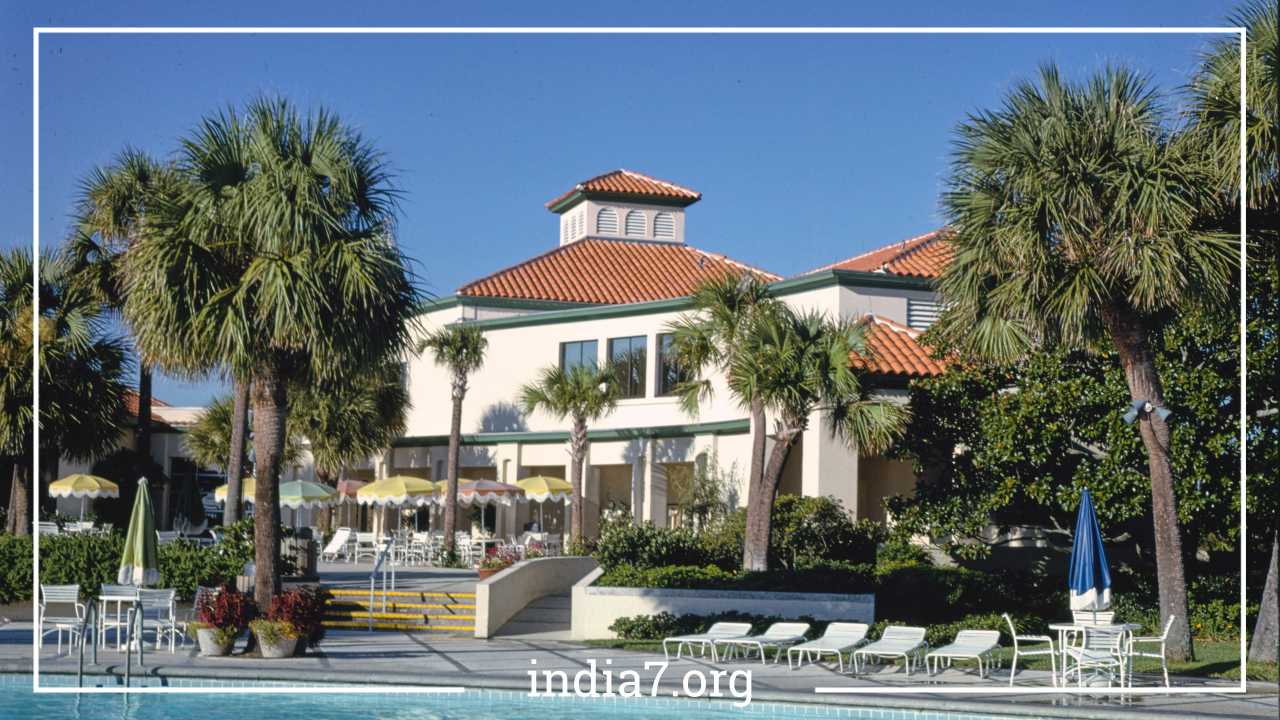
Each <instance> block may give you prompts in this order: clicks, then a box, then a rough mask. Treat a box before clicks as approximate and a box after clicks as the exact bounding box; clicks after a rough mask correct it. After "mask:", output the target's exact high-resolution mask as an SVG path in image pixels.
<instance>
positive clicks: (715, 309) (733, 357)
mask: <svg viewBox="0 0 1280 720" xmlns="http://www.w3.org/2000/svg"><path fill="white" fill-rule="evenodd" d="M691 300H692V303H693V308H694V310H693V312H691V313H687V314H684V315H681V316H680V317H679V318H677V319H676V320H675V321H674V322H672V323H671V324H670V325H669V326H668V330H669V331H670V332H671V333H672V334H673V335H674V339H673V342H672V352H673V354H674V357H675V360H676V364H677V366H678V367H679V368H681V370H682V372H683V373H684V374H685V375H686V376H687V379H685V380H684V381H683V382H681V383H679V384H678V385H677V387H676V390H677V392H678V393H679V394H680V402H681V406H682V407H683V409H684V411H685V412H686V413H688V414H689V415H693V416H696V415H697V414H698V409H699V407H700V406H701V404H702V403H703V402H704V401H706V400H708V399H710V398H711V397H712V395H713V393H712V381H711V378H710V377H709V374H711V373H718V374H720V375H721V376H722V377H724V378H725V379H726V380H728V379H729V376H730V374H731V372H732V369H733V367H734V364H735V362H736V361H737V359H738V357H739V355H740V353H741V351H742V349H743V347H744V339H745V338H746V337H747V336H748V335H750V333H751V331H752V330H751V328H752V326H753V324H754V323H756V322H758V321H759V319H760V318H762V317H769V316H774V315H776V314H777V313H778V312H779V311H780V309H781V308H782V304H781V303H780V302H778V301H777V300H776V299H774V298H773V297H771V296H770V294H769V288H768V286H767V285H765V283H764V282H763V281H762V280H761V279H760V278H759V277H758V276H756V275H753V274H750V273H742V274H740V275H732V274H729V275H724V276H722V277H718V278H713V279H710V280H707V281H706V282H704V283H703V284H702V285H700V286H699V287H698V289H697V290H696V291H694V293H693V296H692V298H691ZM737 387H738V388H740V390H741V392H737V391H735V396H736V397H737V398H738V400H739V401H740V402H741V403H742V405H743V406H744V407H746V408H747V409H748V411H749V412H750V414H751V432H752V436H751V461H750V467H749V468H748V471H747V472H748V475H747V505H748V507H751V506H752V505H753V500H752V498H757V500H756V501H755V503H754V504H758V503H759V501H760V500H759V498H760V497H761V494H762V493H764V492H766V490H765V487H764V451H765V440H766V438H767V436H768V432H769V430H768V427H767V425H766V421H765V406H764V398H763V397H761V396H760V395H759V394H758V393H756V392H755V391H754V387H755V386H754V385H753V384H752V383H749V382H739V383H737ZM768 502H769V505H770V507H772V504H773V495H772V494H769V497H768ZM765 538H766V540H765V544H766V545H767V544H768V533H767V532H766V533H765ZM756 550H757V548H756V547H754V546H752V545H751V543H747V544H746V546H745V547H744V549H743V559H742V564H743V567H745V568H763V567H764V566H765V565H766V564H767V562H768V560H767V559H766V558H765V557H764V556H763V555H757V554H756V552H755V551H756Z"/></svg>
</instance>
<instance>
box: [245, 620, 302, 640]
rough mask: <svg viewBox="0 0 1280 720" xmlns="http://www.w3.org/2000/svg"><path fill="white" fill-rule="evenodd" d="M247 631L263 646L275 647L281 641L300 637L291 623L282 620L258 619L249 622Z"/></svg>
mask: <svg viewBox="0 0 1280 720" xmlns="http://www.w3.org/2000/svg"><path fill="white" fill-rule="evenodd" d="M249 629H250V630H252V631H253V634H254V635H257V636H258V642H260V643H262V644H264V645H275V644H277V643H279V642H281V641H282V640H286V639H288V640H292V639H294V638H298V637H302V634H301V633H299V632H298V630H297V628H295V627H294V626H293V625H292V624H291V623H288V622H285V621H284V620H266V619H263V618H259V619H257V620H252V621H250V622H249Z"/></svg>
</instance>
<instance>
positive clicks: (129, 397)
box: [124, 390, 169, 417]
mask: <svg viewBox="0 0 1280 720" xmlns="http://www.w3.org/2000/svg"><path fill="white" fill-rule="evenodd" d="M139 400H140V398H139V397H138V391H137V390H126V391H125V393H124V406H125V409H127V410H128V411H129V414H130V415H131V416H133V417H138V401H139ZM168 406H169V403H167V402H165V401H163V400H161V399H160V398H158V397H156V396H154V395H152V396H151V407H153V408H156V407H168Z"/></svg>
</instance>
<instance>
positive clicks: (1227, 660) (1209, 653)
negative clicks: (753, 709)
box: [587, 640, 1280, 682]
mask: <svg viewBox="0 0 1280 720" xmlns="http://www.w3.org/2000/svg"><path fill="white" fill-rule="evenodd" d="M587 644H588V645H590V646H592V647H598V648H608V649H617V650H636V651H639V652H651V653H661V652H662V643H661V642H659V641H656V640H588V641H587ZM1000 657H1001V660H1002V661H1003V663H1004V667H1006V668H1007V667H1009V662H1010V661H1011V660H1012V659H1013V649H1012V648H1005V649H1003V650H1001V651H1000ZM1018 667H1019V669H1023V668H1029V669H1033V670H1048V669H1049V659H1048V658H1047V657H1035V658H1022V659H1021V660H1019V661H1018ZM1276 667H1277V666H1276V664H1275V663H1249V668H1248V673H1249V677H1248V679H1250V680H1263V681H1270V682H1276V681H1277V678H1278V677H1280V674H1278V673H1277V670H1276ZM1133 668H1134V671H1135V672H1138V673H1159V672H1160V661H1158V660H1150V659H1146V658H1140V659H1137V660H1135V661H1134V663H1133ZM1169 674H1170V675H1187V676H1191V677H1210V678H1221V679H1227V680H1239V679H1240V644H1239V643H1237V642H1213V641H1208V640H1201V641H1198V642H1197V643H1196V659H1195V661H1193V662H1185V663H1175V662H1171V663H1169Z"/></svg>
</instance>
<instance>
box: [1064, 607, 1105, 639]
mask: <svg viewBox="0 0 1280 720" xmlns="http://www.w3.org/2000/svg"><path fill="white" fill-rule="evenodd" d="M1115 619H1116V613H1115V611H1114V610H1096V611H1095V610H1072V611H1071V623H1072V624H1073V625H1075V626H1076V628H1075V629H1072V630H1067V631H1065V632H1063V633H1062V642H1063V647H1066V646H1067V645H1068V644H1072V643H1075V642H1076V640H1077V639H1078V638H1079V637H1080V630H1079V628H1082V627H1085V626H1086V625H1111V624H1113V623H1114V622H1115Z"/></svg>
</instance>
